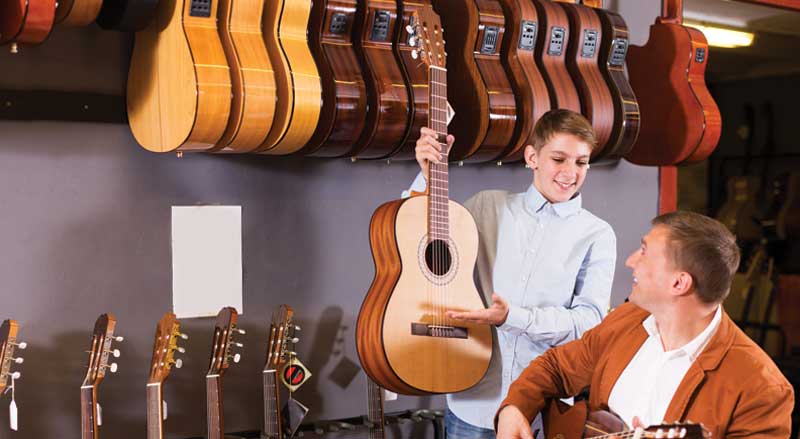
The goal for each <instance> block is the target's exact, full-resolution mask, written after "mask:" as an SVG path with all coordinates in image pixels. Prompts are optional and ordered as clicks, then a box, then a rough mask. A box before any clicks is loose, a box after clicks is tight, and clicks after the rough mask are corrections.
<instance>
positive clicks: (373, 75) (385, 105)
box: [353, 0, 410, 159]
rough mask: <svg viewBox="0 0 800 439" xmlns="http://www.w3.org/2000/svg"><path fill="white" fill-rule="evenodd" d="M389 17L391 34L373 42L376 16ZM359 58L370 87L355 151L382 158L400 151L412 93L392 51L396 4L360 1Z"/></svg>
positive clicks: (361, 155) (356, 31)
mask: <svg viewBox="0 0 800 439" xmlns="http://www.w3.org/2000/svg"><path fill="white" fill-rule="evenodd" d="M380 13H384V14H388V17H389V24H388V34H387V35H386V38H385V39H384V40H380V39H378V38H373V37H372V35H373V27H374V24H375V22H374V20H375V17H376V14H380ZM353 32H354V35H356V41H355V48H356V55H357V56H358V57H359V59H360V61H361V67H362V73H363V75H364V82H365V84H366V86H367V109H368V111H367V120H366V123H365V124H364V130H363V131H362V132H361V137H360V138H359V139H358V142H357V143H356V147H355V148H354V154H355V156H357V157H359V158H366V159H370V158H383V157H388V156H391V155H392V154H393V153H394V152H395V151H396V150H398V149H400V147H401V146H402V145H403V143H404V142H405V140H406V136H407V134H408V130H407V128H408V119H409V101H410V98H409V93H408V90H407V88H406V83H405V80H404V79H403V72H402V70H401V68H400V61H399V60H398V59H397V58H396V57H395V54H394V52H393V50H392V41H393V40H394V35H395V33H396V32H397V3H396V2H395V1H394V0H359V14H358V15H357V16H356V25H355V29H354V31H353Z"/></svg>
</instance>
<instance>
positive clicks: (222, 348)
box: [208, 306, 245, 375]
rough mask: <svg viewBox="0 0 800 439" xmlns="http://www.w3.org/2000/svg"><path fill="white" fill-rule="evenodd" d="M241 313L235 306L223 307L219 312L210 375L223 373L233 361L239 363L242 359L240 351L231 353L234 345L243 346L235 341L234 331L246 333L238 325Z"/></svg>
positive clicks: (209, 368)
mask: <svg viewBox="0 0 800 439" xmlns="http://www.w3.org/2000/svg"><path fill="white" fill-rule="evenodd" d="M238 317H239V313H238V312H237V311H236V309H235V308H233V307H230V306H228V307H225V308H222V309H221V310H220V311H219V313H218V314H217V321H216V323H215V324H214V342H213V344H212V345H211V364H210V365H209V367H208V375H221V374H222V373H223V372H225V369H227V368H228V367H230V364H231V361H233V362H234V363H238V362H239V360H240V359H241V355H240V354H239V353H235V354H233V353H231V348H232V346H236V347H242V344H241V343H238V342H235V341H233V335H234V333H237V334H244V333H245V331H244V329H238V328H237V327H236V321H237V319H238Z"/></svg>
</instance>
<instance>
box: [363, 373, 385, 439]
mask: <svg viewBox="0 0 800 439" xmlns="http://www.w3.org/2000/svg"><path fill="white" fill-rule="evenodd" d="M367 420H369V422H370V423H371V424H372V426H371V427H370V429H369V439H384V437H385V436H384V431H383V389H381V387H380V386H379V385H377V384H375V382H374V381H372V380H371V379H369V378H367Z"/></svg>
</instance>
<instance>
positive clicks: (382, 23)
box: [369, 11, 392, 41]
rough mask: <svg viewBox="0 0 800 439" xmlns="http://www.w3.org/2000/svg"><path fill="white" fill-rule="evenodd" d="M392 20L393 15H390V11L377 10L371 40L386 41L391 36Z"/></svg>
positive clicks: (373, 19)
mask: <svg viewBox="0 0 800 439" xmlns="http://www.w3.org/2000/svg"><path fill="white" fill-rule="evenodd" d="M391 20H392V17H391V15H389V11H375V16H374V17H373V18H372V31H370V33H369V39H370V40H371V41H386V40H387V39H388V37H389V22H390V21H391Z"/></svg>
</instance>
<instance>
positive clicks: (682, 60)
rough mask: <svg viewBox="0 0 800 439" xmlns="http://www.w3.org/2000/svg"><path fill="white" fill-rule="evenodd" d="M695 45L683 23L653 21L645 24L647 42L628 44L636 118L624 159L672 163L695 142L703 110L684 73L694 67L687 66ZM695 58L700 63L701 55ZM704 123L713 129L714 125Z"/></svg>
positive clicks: (698, 141)
mask: <svg viewBox="0 0 800 439" xmlns="http://www.w3.org/2000/svg"><path fill="white" fill-rule="evenodd" d="M695 45H696V44H695V43H694V42H693V37H692V33H691V32H689V31H688V30H687V28H685V27H684V26H682V25H680V24H676V23H666V22H656V23H655V24H653V25H652V26H650V37H649V39H648V41H647V44H645V45H644V46H641V47H639V46H631V48H630V53H629V55H628V73H629V75H630V82H631V86H632V87H633V90H634V92H635V93H636V97H637V99H638V101H639V107H640V109H641V118H642V120H641V129H640V131H639V137H638V139H637V141H636V143H635V144H634V146H633V148H632V149H631V151H630V152H629V153H628V154H627V155H626V156H625V158H626V159H627V160H628V161H630V162H632V163H635V164H638V165H653V166H664V165H675V164H678V163H681V162H684V161H685V160H687V159H688V158H689V157H690V156H692V154H693V153H694V152H695V150H696V149H697V148H698V147H700V145H701V140H702V139H703V137H704V131H705V130H704V127H705V126H706V117H705V110H704V109H703V105H702V103H701V102H700V101H699V100H698V99H697V96H696V95H695V92H694V90H692V86H691V84H690V82H689V81H690V79H689V75H688V74H687V72H688V71H693V70H696V68H693V66H692V64H695V55H696V51H695ZM706 53H708V52H707V51H706ZM701 64H702V66H701V67H702V68H703V69H705V58H703V62H702V63H701ZM653 78H660V79H659V80H658V81H654V80H653ZM709 129H711V130H712V131H713V129H714V127H713V126H710V127H709ZM711 137H712V138H713V137H714V135H713V132H712V133H711Z"/></svg>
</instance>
